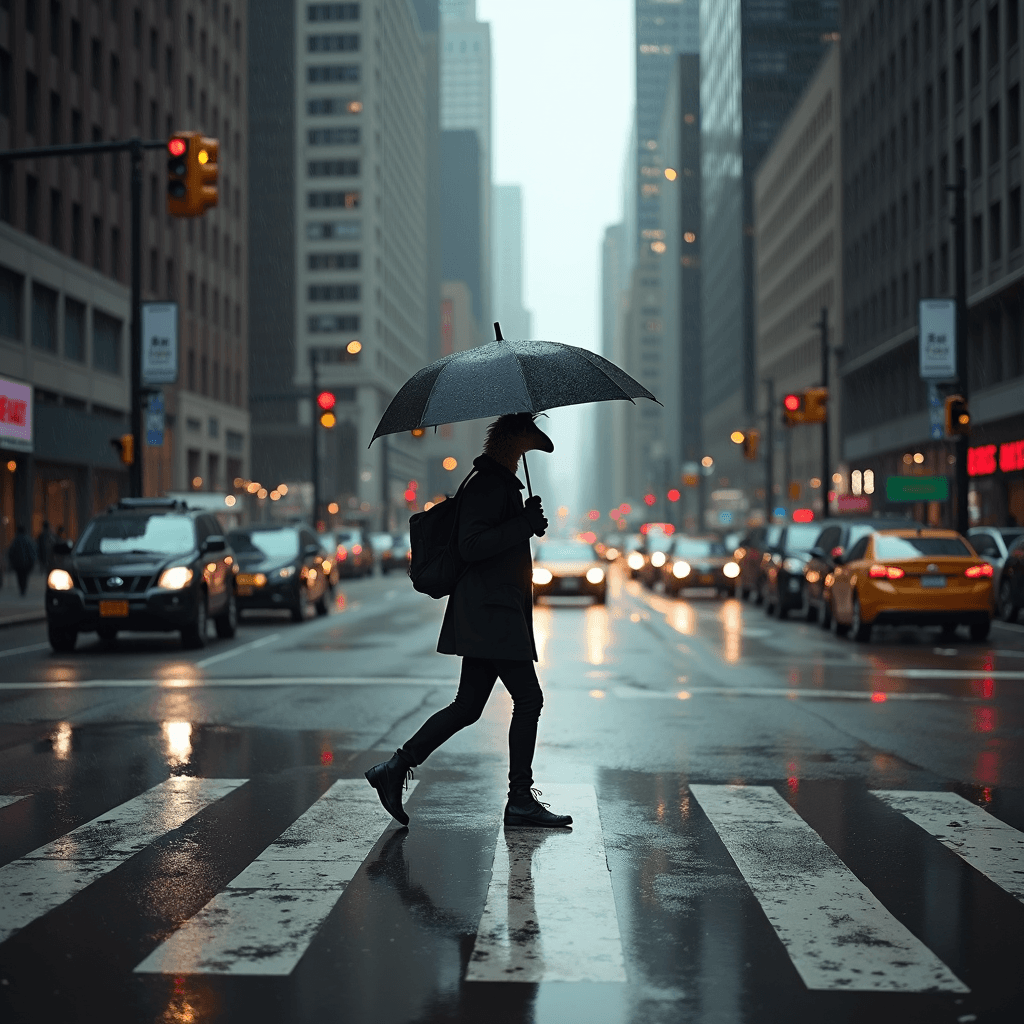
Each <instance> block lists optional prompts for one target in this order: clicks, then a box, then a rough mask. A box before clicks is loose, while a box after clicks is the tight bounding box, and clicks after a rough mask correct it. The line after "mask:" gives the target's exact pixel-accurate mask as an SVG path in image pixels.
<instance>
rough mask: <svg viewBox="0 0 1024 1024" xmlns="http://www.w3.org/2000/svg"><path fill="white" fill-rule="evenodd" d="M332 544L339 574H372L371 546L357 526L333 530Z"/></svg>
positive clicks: (356, 575)
mask: <svg viewBox="0 0 1024 1024" xmlns="http://www.w3.org/2000/svg"><path fill="white" fill-rule="evenodd" d="M334 544H335V560H336V562H337V566H338V575H339V576H349V577H359V576H372V575H373V547H372V545H371V544H370V542H369V541H368V540H367V539H366V536H365V534H364V533H363V531H362V530H361V529H360V528H359V527H358V526H345V527H342V528H341V529H340V530H335V531H334Z"/></svg>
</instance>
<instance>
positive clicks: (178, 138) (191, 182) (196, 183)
mask: <svg viewBox="0 0 1024 1024" xmlns="http://www.w3.org/2000/svg"><path fill="white" fill-rule="evenodd" d="M219 151H220V142H219V141H218V140H217V139H209V138H206V137H205V136H204V135H202V134H200V133H199V132H175V134H174V136H173V137H172V138H171V139H170V140H169V141H168V143H167V152H168V153H169V154H170V159H168V161H167V212H168V213H169V214H171V216H173V217H201V216H202V215H203V214H204V213H206V211H207V210H209V209H211V208H212V207H214V206H216V205H217V203H218V201H219V194H218V191H217V175H218V166H217V156H218V153H219Z"/></svg>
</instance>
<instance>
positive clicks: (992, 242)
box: [988, 202, 1003, 263]
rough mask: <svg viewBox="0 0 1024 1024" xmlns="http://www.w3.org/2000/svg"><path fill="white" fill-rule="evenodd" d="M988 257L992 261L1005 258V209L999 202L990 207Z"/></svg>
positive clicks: (995, 261)
mask: <svg viewBox="0 0 1024 1024" xmlns="http://www.w3.org/2000/svg"><path fill="white" fill-rule="evenodd" d="M988 258H989V260H990V261H991V262H992V263H998V262H999V260H1001V259H1002V258H1003V211H1002V204H1001V203H998V202H996V203H993V204H992V205H991V206H990V207H989V208H988Z"/></svg>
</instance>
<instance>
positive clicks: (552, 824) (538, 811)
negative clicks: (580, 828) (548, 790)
mask: <svg viewBox="0 0 1024 1024" xmlns="http://www.w3.org/2000/svg"><path fill="white" fill-rule="evenodd" d="M539 796H543V793H541V791H540V790H539V789H529V788H527V789H511V790H509V794H508V803H507V804H505V824H506V825H521V826H524V827H526V828H564V827H565V826H566V825H571V824H572V818H570V817H569V815H568V814H552V813H551V811H549V810H548V805H547V804H542V803H541V802H540V801H539V800H538V799H537V797H539Z"/></svg>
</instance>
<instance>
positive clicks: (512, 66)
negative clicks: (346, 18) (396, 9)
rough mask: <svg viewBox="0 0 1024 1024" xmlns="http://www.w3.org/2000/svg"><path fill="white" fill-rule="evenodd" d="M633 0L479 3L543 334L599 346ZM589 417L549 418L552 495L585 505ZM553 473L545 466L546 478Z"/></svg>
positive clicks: (629, 113) (626, 125) (500, 167)
mask: <svg viewBox="0 0 1024 1024" xmlns="http://www.w3.org/2000/svg"><path fill="white" fill-rule="evenodd" d="M633 6H634V5H633V3H632V0H515V2H514V3H512V2H510V0H477V18H478V19H479V20H480V21H487V22H490V24H491V55H492V69H491V75H492V78H491V90H492V136H493V139H492V144H493V147H494V152H493V155H492V164H493V166H492V175H493V178H494V181H495V183H496V184H519V185H521V186H522V188H523V221H524V225H523V226H524V234H525V238H524V247H523V248H524V262H525V267H524V282H525V283H524V287H525V292H526V295H525V302H526V307H527V308H528V309H529V310H531V311H532V313H533V329H534V335H535V337H537V338H544V339H548V340H550V341H562V342H567V343H568V344H571V345H579V346H581V347H583V348H589V349H593V350H595V351H600V348H601V302H600V281H601V242H602V239H603V236H604V229H605V227H607V226H608V225H609V224H614V223H617V222H618V221H619V220H620V219H621V216H622V167H623V161H624V159H625V152H626V144H627V141H628V137H629V129H630V124H631V122H632V117H633V105H634V81H635V80H634V64H633V54H634V52H635V48H634V46H633V29H634V26H633ZM586 422H587V417H586V416H585V415H581V414H580V412H579V411H578V410H575V409H567V410H563V411H558V412H553V413H551V418H550V420H548V421H547V422H546V423H542V426H543V428H544V429H545V430H546V431H548V433H550V434H551V436H552V439H553V440H554V442H555V453H554V454H553V455H541V454H540V453H534V454H533V457H532V462H531V469H532V466H534V465H538V468H542V467H540V465H539V464H540V463H541V460H544V461H545V462H547V463H548V466H547V468H548V474H547V475H548V478H549V480H550V482H551V485H552V490H553V493H552V494H550V495H544V498H545V503H544V504H545V508H546V509H547V510H548V514H549V518H551V519H553V516H552V514H551V513H552V511H553V509H554V508H555V507H556V506H557V505H560V504H566V505H569V506H570V508H572V509H573V511H574V512H575V511H576V508H574V506H575V505H576V498H577V494H578V493H579V491H578V489H577V482H578V475H579V471H580V460H579V457H578V456H579V452H580V450H581V447H582V443H583V441H584V440H585V435H586V434H587V433H588V431H587V428H586ZM535 476H539V478H540V479H543V476H544V473H543V471H542V472H541V473H540V474H539V475H538V474H535Z"/></svg>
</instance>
